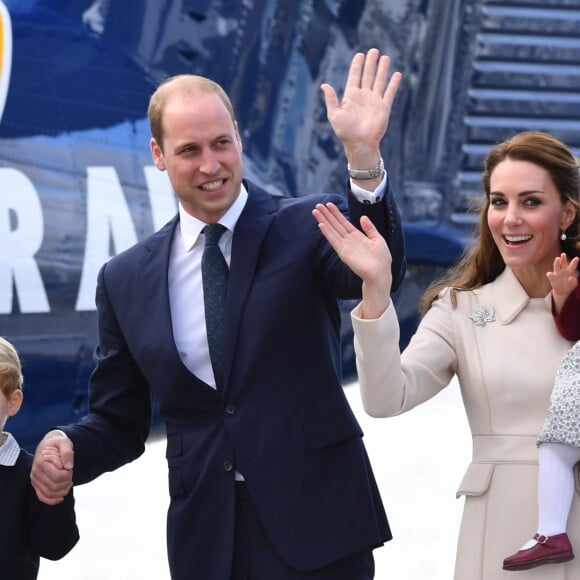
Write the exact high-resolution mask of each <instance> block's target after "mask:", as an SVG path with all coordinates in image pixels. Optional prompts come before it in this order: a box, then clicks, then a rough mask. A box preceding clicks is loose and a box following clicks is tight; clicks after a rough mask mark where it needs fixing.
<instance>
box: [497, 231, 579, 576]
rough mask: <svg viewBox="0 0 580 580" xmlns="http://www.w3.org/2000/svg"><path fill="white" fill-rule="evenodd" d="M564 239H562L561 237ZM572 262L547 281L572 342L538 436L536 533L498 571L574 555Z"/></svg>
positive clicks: (575, 289) (575, 299) (575, 326)
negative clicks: (571, 516)
mask: <svg viewBox="0 0 580 580" xmlns="http://www.w3.org/2000/svg"><path fill="white" fill-rule="evenodd" d="M563 235H564V234H563ZM578 261H579V260H578V258H573V259H572V260H571V261H570V262H568V258H567V256H566V254H561V255H560V257H558V258H556V259H555V260H554V268H553V270H552V272H548V273H547V276H548V279H549V281H550V284H551V286H552V314H553V315H554V322H555V323H556V327H557V328H558V331H559V332H560V334H561V335H562V336H563V337H564V338H566V339H568V340H574V341H578V342H576V343H575V344H574V345H573V346H572V348H571V349H570V350H569V351H568V352H567V353H566V355H565V356H564V359H563V360H562V364H561V365H560V367H559V368H558V371H557V372H556V377H555V380H554V389H553V391H552V394H551V396H550V406H549V409H548V413H547V415H546V420H545V422H544V425H543V427H542V430H541V432H540V435H539V436H538V532H537V533H536V535H535V536H534V537H533V538H532V539H531V540H529V541H528V542H527V543H526V544H524V545H523V546H522V548H521V549H520V550H519V551H518V552H516V553H515V554H513V555H512V556H509V557H508V558H506V559H505V560H504V563H503V567H504V570H514V571H516V570H527V569H529V568H535V567H536V566H542V565H544V564H556V563H558V562H567V561H568V560H572V558H574V551H573V549H572V545H571V543H570V540H569V538H568V534H567V533H566V528H567V521H568V516H569V512H570V506H571V504H572V498H573V495H574V466H575V465H576V464H577V463H578V462H579V461H580V340H579V339H580V285H579V284H578Z"/></svg>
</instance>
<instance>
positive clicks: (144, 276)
mask: <svg viewBox="0 0 580 580" xmlns="http://www.w3.org/2000/svg"><path fill="white" fill-rule="evenodd" d="M178 222H179V217H178V216H176V217H175V218H174V219H172V220H171V221H170V222H169V223H168V224H167V225H166V226H164V227H163V228H162V229H161V230H159V231H158V232H156V233H155V234H153V236H151V238H149V241H148V243H147V246H146V252H145V254H144V256H143V258H142V259H141V263H140V278H141V288H143V289H144V293H145V299H146V303H147V318H148V327H149V328H153V329H155V335H156V336H157V337H158V340H159V347H158V348H159V349H160V351H161V350H162V351H165V352H167V353H168V355H169V356H170V357H171V358H172V359H173V361H171V360H170V361H169V362H168V363H167V368H168V369H172V370H171V372H172V373H179V374H180V375H183V378H184V380H188V381H191V380H192V378H193V379H194V380H196V381H197V382H198V383H199V385H200V386H202V387H204V388H205V389H207V390H208V391H211V392H212V393H215V389H213V388H212V387H210V386H209V385H207V384H206V383H205V382H204V381H202V380H200V379H199V378H198V377H196V376H195V375H193V374H192V373H191V372H190V371H189V369H187V367H186V366H185V365H184V364H183V363H182V362H181V359H180V358H179V353H178V351H177V347H176V346H175V340H174V338H173V327H172V324H171V307H170V305H169V282H168V272H169V256H170V254H171V244H172V242H173V234H174V232H175V228H176V227H177V224H178Z"/></svg>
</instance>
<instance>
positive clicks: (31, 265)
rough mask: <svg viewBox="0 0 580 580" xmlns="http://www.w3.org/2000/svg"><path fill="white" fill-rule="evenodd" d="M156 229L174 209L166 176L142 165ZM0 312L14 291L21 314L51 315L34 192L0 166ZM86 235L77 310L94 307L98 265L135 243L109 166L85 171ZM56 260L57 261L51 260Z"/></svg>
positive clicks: (118, 185)
mask: <svg viewBox="0 0 580 580" xmlns="http://www.w3.org/2000/svg"><path fill="white" fill-rule="evenodd" d="M143 171H144V174H145V180H146V183H147V190H148V196H149V203H150V207H151V218H152V222H153V227H154V229H155V230H157V229H159V228H160V227H162V226H163V225H164V224H165V223H167V221H168V220H169V219H171V217H173V216H174V215H175V213H176V211H177V201H176V198H175V195H174V194H173V190H172V188H171V184H170V183H169V180H168V178H167V174H166V173H164V172H163V173H162V172H160V171H158V170H157V169H156V168H155V167H153V166H148V167H144V169H143ZM0 191H1V192H2V195H0V314H10V313H11V311H12V305H13V303H14V295H13V289H14V290H15V291H16V297H17V299H18V305H19V308H20V312H22V313H40V312H50V305H49V302H48V298H47V295H46V290H45V287H44V283H43V281H42V276H41V273H40V270H39V267H38V264H37V262H36V259H35V255H36V253H37V252H38V251H39V250H40V248H41V245H42V241H43V237H44V219H43V213H42V206H41V204H40V200H39V196H38V193H37V191H36V189H35V187H34V185H33V184H32V182H31V181H30V180H29V179H28V177H26V175H24V174H23V173H22V172H21V171H17V170H15V169H11V168H0ZM86 208H87V231H86V239H85V244H84V248H85V251H84V257H83V264H82V271H81V278H80V283H79V289H78V293H77V300H76V305H75V309H76V310H77V311H88V310H94V309H95V287H96V282H97V274H98V271H99V269H100V268H101V266H102V265H103V264H104V263H105V262H106V261H107V260H109V259H110V258H112V257H113V256H114V255H116V254H118V253H119V252H122V251H123V250H125V249H127V248H129V247H130V246H132V245H133V244H134V243H136V242H137V234H136V228H135V224H134V222H133V219H132V217H131V212H130V211H129V206H128V204H127V200H126V198H125V196H124V194H123V189H122V186H121V183H120V181H119V178H118V176H117V173H116V171H115V169H114V168H112V167H89V168H87V203H86ZM54 259H55V261H56V259H57V257H56V256H55V257H54Z"/></svg>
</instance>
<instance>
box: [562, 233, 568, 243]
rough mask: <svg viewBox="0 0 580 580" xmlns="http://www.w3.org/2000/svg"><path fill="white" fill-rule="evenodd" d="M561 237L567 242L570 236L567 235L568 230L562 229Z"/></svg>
mask: <svg viewBox="0 0 580 580" xmlns="http://www.w3.org/2000/svg"><path fill="white" fill-rule="evenodd" d="M560 239H561V240H562V241H563V242H565V241H566V240H567V239H568V236H567V235H566V232H565V231H564V230H562V233H561V234H560Z"/></svg>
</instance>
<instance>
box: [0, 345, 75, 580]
mask: <svg viewBox="0 0 580 580" xmlns="http://www.w3.org/2000/svg"><path fill="white" fill-rule="evenodd" d="M22 382H23V378H22V369H21V365H20V359H19V357H18V354H17V352H16V350H15V349H14V347H13V346H12V344H10V343H9V342H8V341H7V340H5V339H4V338H1V337H0V489H1V490H2V499H1V500H0V506H1V510H2V517H1V518H0V577H1V578H2V580H35V579H36V578H37V577H38V569H39V566H40V557H43V558H48V559H49V560H59V559H60V558H62V557H63V556H64V555H65V554H67V553H68V552H69V551H70V550H71V549H72V548H73V546H74V545H75V544H76V543H77V541H78V539H79V531H78V528H77V525H76V518H75V512H74V498H73V494H72V491H71V492H70V493H69V495H68V496H67V497H66V498H65V500H64V501H63V502H62V503H60V504H58V505H56V506H48V505H45V504H43V503H41V502H40V501H39V500H38V499H37V497H36V493H35V491H34V489H33V488H32V485H31V483H30V468H31V467H32V455H30V454H29V453H27V452H26V451H24V450H23V449H20V447H19V446H18V443H17V442H16V440H15V439H14V437H13V436H12V435H11V434H10V433H6V432H5V431H4V425H5V423H6V420H7V419H8V417H12V416H14V415H16V413H18V411H19V410H20V406H21V405H22V400H23V394H22ZM47 453H48V457H49V458H50V460H51V461H52V462H53V463H55V464H58V462H60V458H59V454H58V452H57V450H56V449H54V450H47Z"/></svg>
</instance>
